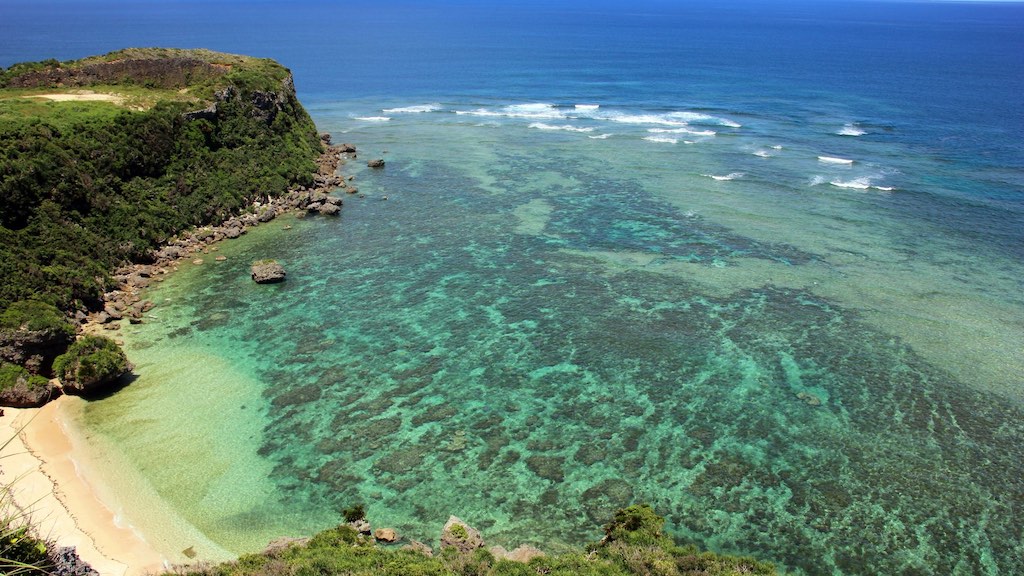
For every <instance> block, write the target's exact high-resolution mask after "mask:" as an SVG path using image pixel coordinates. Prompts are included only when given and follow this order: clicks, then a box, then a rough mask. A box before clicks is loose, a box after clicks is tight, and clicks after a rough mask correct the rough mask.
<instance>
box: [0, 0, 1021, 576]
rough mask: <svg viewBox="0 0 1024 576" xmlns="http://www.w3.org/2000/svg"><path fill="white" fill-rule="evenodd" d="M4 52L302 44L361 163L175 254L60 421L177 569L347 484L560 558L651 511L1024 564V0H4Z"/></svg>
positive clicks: (327, 106)
mask: <svg viewBox="0 0 1024 576" xmlns="http://www.w3.org/2000/svg"><path fill="white" fill-rule="evenodd" d="M0 38H3V39H4V40H3V41H2V42H0V65H2V66H6V65H9V64H11V63H14V62H18V61H25V60H38V59H44V58H49V57H55V58H58V59H69V58H77V57H83V56H86V55H90V54H96V53H103V52H107V51H110V50H115V49H118V48H122V47H126V46H140V45H141V46H175V47H207V48H211V49H215V50H221V51H226V52H235V53H246V54H252V55H256V56H263V57H270V58H274V59H277V60H278V61H280V62H282V63H283V64H284V65H286V66H288V67H289V68H291V70H292V71H293V73H294V75H295V81H296V86H297V89H298V92H299V96H300V98H301V100H302V101H303V103H304V104H305V106H306V107H307V109H308V110H309V112H310V114H311V115H312V116H313V118H314V120H315V121H316V123H317V125H318V127H319V128H320V130H322V131H327V132H330V133H331V135H332V136H333V138H334V140H335V141H336V142H341V141H344V142H352V143H354V144H356V145H357V146H358V148H359V159H358V160H353V161H350V162H349V163H348V164H347V165H346V166H344V167H343V169H342V170H343V172H344V173H345V174H349V175H352V176H354V177H355V179H354V181H353V182H354V183H355V184H356V185H357V186H358V187H359V190H360V193H361V194H362V196H361V197H360V196H346V197H345V206H344V209H343V214H342V216H341V217H340V218H339V219H320V218H309V219H297V218H293V217H287V218H285V219H280V220H276V221H274V222H272V223H270V224H268V225H264V226H260V227H259V228H257V229H255V230H253V231H252V232H250V233H249V234H247V235H246V236H244V237H243V238H242V239H240V240H237V241H233V242H229V243H225V244H223V245H221V246H219V247H218V254H219V255H224V256H226V257H227V260H225V261H223V262H214V261H213V258H212V256H213V254H211V255H210V257H207V258H206V262H205V263H204V264H202V265H192V264H188V263H186V264H183V265H182V266H181V269H180V270H179V271H178V272H177V273H175V274H174V275H172V276H170V277H169V278H168V279H167V280H166V281H165V282H163V283H161V284H159V286H157V287H156V288H154V289H153V290H151V291H150V292H149V294H148V297H149V298H150V299H152V300H153V301H154V302H156V303H157V304H158V307H157V308H155V309H154V310H153V311H152V313H151V318H149V321H147V322H146V323H144V324H141V325H138V326H125V327H124V329H123V330H122V335H121V336H120V337H123V338H124V339H125V341H126V348H127V352H128V354H129V357H130V358H131V359H132V361H133V362H134V363H135V364H136V367H137V369H136V373H137V374H138V378H137V379H136V380H135V381H134V382H132V383H131V385H130V386H128V387H126V388H125V389H124V390H122V391H120V392H118V393H117V394H115V395H113V396H111V397H110V398H107V399H103V400H98V401H94V402H91V403H88V404H83V405H81V406H80V407H79V409H77V410H76V411H75V412H74V414H71V415H69V416H68V418H69V426H70V427H72V428H73V429H76V430H78V431H79V439H80V444H81V445H80V448H79V449H80V450H81V453H82V454H89V455H90V456H89V457H88V462H90V463H91V464H90V465H91V466H93V467H94V468H95V470H94V472H96V473H97V474H98V475H99V476H101V477H103V478H104V479H105V481H104V485H105V487H106V488H105V489H106V490H109V491H110V496H111V497H113V498H115V499H116V500H117V501H118V502H120V503H121V506H122V509H120V510H119V512H120V513H121V515H122V516H123V519H124V521H125V522H128V523H132V524H133V525H135V526H137V527H138V528H139V529H140V530H142V531H143V532H144V533H145V534H146V535H147V537H148V538H150V539H151V541H153V542H154V544H156V545H157V546H159V547H161V548H162V549H163V550H165V552H166V554H167V555H168V557H169V558H171V559H183V557H182V556H181V550H183V549H185V548H187V547H189V546H193V547H194V549H195V550H196V551H198V552H199V553H200V554H201V555H202V556H204V557H207V558H226V557H231V556H233V555H237V554H239V553H244V552H250V551H255V550H259V549H261V548H262V547H263V545H265V544H266V542H268V541H269V540H271V539H273V538H275V537H278V536H284V535H287V536H303V535H309V534H311V533H313V532H315V531H317V530H319V529H322V528H325V527H328V526H332V525H334V524H336V523H338V522H339V521H340V519H341V510H342V509H344V508H345V507H347V506H350V505H352V504H355V503H363V504H365V505H366V506H367V509H368V511H369V515H370V517H371V519H372V520H374V523H375V524H376V525H389V526H393V527H395V528H397V529H398V531H399V532H400V533H401V534H403V535H405V536H407V537H409V538H414V539H418V540H423V541H427V542H434V541H436V538H437V536H438V535H439V532H440V528H441V526H442V525H443V523H444V521H445V520H446V519H447V518H448V515H449V514H455V515H458V516H460V517H461V518H463V519H464V520H466V521H467V522H468V523H470V524H471V525H473V526H475V527H477V528H479V529H480V530H481V531H482V532H483V534H484V535H485V537H486V538H487V540H488V541H489V542H492V543H498V544H503V545H506V546H509V547H512V546H515V545H517V544H520V543H531V544H535V545H538V546H540V547H542V548H544V549H546V550H550V551H558V550H561V549H564V548H566V547H571V546H579V545H581V544H583V543H586V542H592V541H596V540H597V539H598V538H599V537H600V536H601V525H602V523H604V522H605V521H606V520H607V519H609V518H610V515H611V514H612V512H613V511H614V510H615V509H616V508H618V507H621V506H624V505H628V504H630V503H633V502H648V503H650V504H651V505H652V506H654V508H655V510H657V511H658V512H659V513H660V514H662V515H664V516H665V517H666V519H667V529H668V531H669V532H671V533H672V534H673V535H674V536H675V537H676V538H677V539H678V540H679V541H685V542H693V543H696V544H698V545H700V546H704V547H708V548H711V549H714V550H718V551H722V552H730V553H740V554H749V555H753V556H756V557H758V558H761V559H765V560H771V561H774V562H776V563H777V564H779V566H780V567H783V568H784V569H786V570H789V571H792V572H793V573H797V574H897V573H899V574H993V575H995V574H1012V573H1024V544H1022V542H1024V534H1022V526H1024V510H1022V507H1024V138H1021V134H1022V130H1024V104H1022V100H1021V97H1020V95H1021V94H1024V5H1021V4H1017V3H991V4H989V3H980V2H964V3H938V2H936V3H930V2H912V3H911V2H908V3H902V2H869V1H846V0H837V1H834V2H805V1H795V2H771V1H769V0H763V1H742V2H740V1H736V2H732V1H730V2H710V1H707V2H670V1H664V0H662V1H656V0H643V1H641V2H630V3H624V2H610V1H599V2H559V1H554V2H534V1H520V2H505V3H501V5H500V6H495V5H491V4H489V3H487V4H485V3H483V2H474V1H470V0H461V1H460V0H442V1H439V2H432V3H422V2H412V1H404V2H399V1H391V2H373V3H371V2H346V3H333V2H303V3H298V2H294V3H291V2H288V3H282V2H227V1H222V2H202V3H200V2H177V1H172V2H159V3H156V2H109V1H107V2H101V1H93V0H81V1H65V2H21V1H6V2H4V3H3V4H2V5H0ZM378 157H379V158H384V159H385V160H386V161H387V165H386V167H385V168H384V169H383V170H371V169H368V168H366V165H365V161H366V160H367V159H370V158H378ZM286 225H290V226H291V228H290V229H286V228H285V226H286ZM267 257H272V258H276V259H277V260H278V261H279V262H281V263H282V264H283V265H284V266H285V268H286V269H287V271H288V281H287V282H285V283H284V284H281V285H274V286H259V285H255V284H254V283H252V281H251V280H250V279H249V277H248V268H249V264H250V263H251V262H252V261H253V260H255V259H259V258H267ZM83 458H84V457H83ZM83 465H85V464H83ZM154 511H157V512H154Z"/></svg>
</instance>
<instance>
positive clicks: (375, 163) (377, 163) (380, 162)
mask: <svg viewBox="0 0 1024 576" xmlns="http://www.w3.org/2000/svg"><path fill="white" fill-rule="evenodd" d="M366 165H367V166H368V167H370V168H383V167H384V159H383V158H374V159H373V160H370V161H369V162H367V163H366Z"/></svg>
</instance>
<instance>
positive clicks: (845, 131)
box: [836, 122, 867, 136]
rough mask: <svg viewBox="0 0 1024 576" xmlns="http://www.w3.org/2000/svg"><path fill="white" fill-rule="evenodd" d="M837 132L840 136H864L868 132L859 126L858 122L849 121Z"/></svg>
mask: <svg viewBox="0 0 1024 576" xmlns="http://www.w3.org/2000/svg"><path fill="white" fill-rule="evenodd" d="M836 134H838V135H840V136H863V135H865V134H867V132H866V131H865V130H864V129H862V128H860V127H858V126H857V125H856V124H853V123H852V122H848V123H846V124H844V125H843V127H842V128H840V129H839V131H838V132H836Z"/></svg>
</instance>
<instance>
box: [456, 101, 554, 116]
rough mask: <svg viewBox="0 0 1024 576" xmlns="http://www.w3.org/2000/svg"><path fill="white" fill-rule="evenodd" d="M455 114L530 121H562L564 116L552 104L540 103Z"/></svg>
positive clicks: (459, 111)
mask: <svg viewBox="0 0 1024 576" xmlns="http://www.w3.org/2000/svg"><path fill="white" fill-rule="evenodd" d="M455 113H456V114H460V115H462V114H465V115H469V116H490V117H503V118H527V119H531V120H552V119H563V118H565V117H566V116H565V114H564V113H563V112H562V111H560V110H559V109H558V108H556V107H555V105H554V104H545V103H542V102H537V103H531V104H512V105H510V106H502V107H500V108H477V109H476V110H456V111H455Z"/></svg>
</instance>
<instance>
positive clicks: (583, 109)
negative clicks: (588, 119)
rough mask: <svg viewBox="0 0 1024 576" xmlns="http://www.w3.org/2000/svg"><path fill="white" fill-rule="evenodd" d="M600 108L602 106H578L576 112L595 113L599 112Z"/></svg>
mask: <svg viewBox="0 0 1024 576" xmlns="http://www.w3.org/2000/svg"><path fill="white" fill-rule="evenodd" d="M600 107H601V105H600V104H577V105H576V111H577V112H593V111H594V110H597V109H598V108H600Z"/></svg>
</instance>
